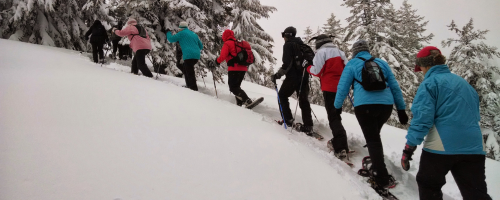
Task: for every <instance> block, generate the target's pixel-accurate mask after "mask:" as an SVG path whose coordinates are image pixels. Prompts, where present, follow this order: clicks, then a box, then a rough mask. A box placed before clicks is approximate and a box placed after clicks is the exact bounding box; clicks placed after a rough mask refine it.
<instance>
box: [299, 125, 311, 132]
mask: <svg viewBox="0 0 500 200" xmlns="http://www.w3.org/2000/svg"><path fill="white" fill-rule="evenodd" d="M300 131H301V132H304V133H312V132H313V127H312V126H306V125H303V126H301V127H300Z"/></svg>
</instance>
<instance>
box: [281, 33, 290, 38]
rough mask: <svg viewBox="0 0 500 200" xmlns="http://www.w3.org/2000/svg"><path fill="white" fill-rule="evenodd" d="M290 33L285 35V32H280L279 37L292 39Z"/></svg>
mask: <svg viewBox="0 0 500 200" xmlns="http://www.w3.org/2000/svg"><path fill="white" fill-rule="evenodd" d="M292 36H293V35H292V33H285V32H281V37H282V38H284V37H292Z"/></svg>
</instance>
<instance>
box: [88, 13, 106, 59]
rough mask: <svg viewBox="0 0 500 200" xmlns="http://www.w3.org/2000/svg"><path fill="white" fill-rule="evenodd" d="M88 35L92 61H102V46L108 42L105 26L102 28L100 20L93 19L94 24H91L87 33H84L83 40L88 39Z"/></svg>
mask: <svg viewBox="0 0 500 200" xmlns="http://www.w3.org/2000/svg"><path fill="white" fill-rule="evenodd" d="M89 36H90V44H92V56H93V58H94V62H95V63H98V62H99V61H100V62H104V51H103V47H104V43H106V42H109V38H108V33H107V32H106V28H104V26H103V25H102V23H101V21H99V20H95V21H94V24H92V26H91V27H90V28H89V30H88V31H87V33H85V40H89ZM98 54H99V55H98Z"/></svg>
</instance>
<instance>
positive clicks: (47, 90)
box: [0, 40, 500, 200]
mask: <svg viewBox="0 0 500 200" xmlns="http://www.w3.org/2000/svg"><path fill="white" fill-rule="evenodd" d="M0 45H1V46H2V47H3V48H2V50H0V61H1V62H0V91H1V92H0V132H1V134H0V177H2V178H1V179H0V199H2V200H3V199H121V200H128V199H380V198H379V197H378V195H377V194H376V193H375V192H373V191H372V190H371V189H370V188H369V187H368V185H367V184H366V183H365V182H364V180H363V178H361V177H359V176H358V175H357V174H356V170H357V168H359V167H360V161H361V159H362V157H364V156H366V155H368V153H367V151H366V149H363V148H362V146H363V145H364V139H363V137H362V133H361V129H360V128H359V125H358V124H357V121H356V119H355V117H354V116H353V115H350V114H343V115H342V117H343V119H344V120H343V123H344V126H345V127H346V129H347V131H348V136H349V143H350V146H351V148H352V149H354V150H356V151H357V153H356V154H354V157H353V158H352V160H353V161H354V164H355V165H356V169H351V168H349V167H348V166H347V165H345V164H344V163H342V162H341V161H339V160H338V159H336V158H334V157H333V155H332V153H329V152H328V150H327V148H326V141H327V139H330V138H331V131H330V130H329V128H328V126H327V120H326V119H327V117H326V112H325V110H324V107H320V106H316V105H313V110H314V112H315V114H316V115H317V117H318V118H319V120H320V123H319V124H318V123H317V121H316V120H315V123H316V125H315V128H316V129H317V130H318V131H319V132H320V133H321V134H322V135H323V136H324V137H325V140H324V141H317V140H315V139H312V138H310V137H307V136H305V135H303V134H301V133H296V132H293V133H290V132H289V131H287V130H284V129H283V128H282V127H280V126H279V125H276V124H275V123H273V120H274V119H279V118H280V117H281V116H280V114H279V112H278V105H277V101H276V92H275V91H274V90H272V89H269V88H265V87H262V86H259V85H255V84H252V83H249V82H244V83H243V85H242V87H243V89H244V90H245V91H247V93H248V95H249V96H250V97H252V98H257V97H260V96H263V97H264V98H265V101H264V102H263V103H262V104H261V105H259V106H257V107H256V108H254V109H253V111H251V110H246V109H244V108H240V107H237V106H236V105H234V96H232V95H231V94H230V93H229V90H228V86H227V85H225V84H218V85H217V89H218V94H219V99H217V98H215V92H214V90H213V89H214V88H213V82H212V81H211V77H208V78H205V81H206V85H207V87H205V86H204V84H203V82H202V81H201V80H199V82H198V86H199V88H200V92H193V91H190V90H189V89H185V88H182V87H178V86H180V85H183V84H184V80H183V79H179V78H174V77H170V76H161V77H160V78H159V80H153V79H149V78H146V77H143V76H135V75H132V74H130V73H128V72H129V71H130V68H128V67H126V66H122V65H118V64H111V65H105V66H104V67H100V65H97V64H93V63H91V62H90V61H89V59H88V58H87V57H85V56H82V55H79V53H78V52H73V51H68V50H63V49H57V48H51V47H45V46H39V45H32V44H25V43H19V42H13V41H7V40H0ZM27 55H29V56H27ZM117 71H123V72H126V73H118V72H117ZM226 82H227V81H226ZM291 105H295V101H293V100H291ZM347 106H350V105H347ZM298 113H300V112H298ZM298 119H301V118H300V117H298ZM299 121H300V120H299ZM382 137H383V138H382V139H383V142H384V151H385V154H386V158H387V160H386V163H387V165H388V167H389V171H390V172H391V173H392V174H393V175H394V176H395V178H396V179H397V180H398V182H399V185H398V186H397V187H396V188H395V189H393V190H391V191H392V192H393V193H394V194H395V195H396V196H398V197H399V198H400V199H418V193H417V186H416V183H415V174H416V172H417V169H418V163H419V157H420V152H421V150H420V148H419V150H417V153H416V155H415V156H414V159H415V160H414V161H413V162H412V167H411V169H410V171H409V173H407V172H404V171H402V169H401V168H400V165H399V159H400V157H401V152H402V148H403V146H404V143H405V139H404V137H405V131H404V130H401V129H397V128H394V127H390V126H385V127H384V128H383V134H382ZM498 169H500V163H498V162H495V161H492V160H487V167H486V170H487V173H486V176H487V183H488V189H489V194H490V195H491V196H492V198H493V199H500V191H498V189H497V190H494V189H496V188H498V187H499V186H500V175H499V174H498V173H495V172H497V171H498ZM447 182H448V183H447V185H445V187H444V188H443V192H444V193H445V199H461V197H460V193H459V191H458V189H457V186H456V184H455V183H454V181H453V179H452V177H451V175H450V176H449V177H448V178H447Z"/></svg>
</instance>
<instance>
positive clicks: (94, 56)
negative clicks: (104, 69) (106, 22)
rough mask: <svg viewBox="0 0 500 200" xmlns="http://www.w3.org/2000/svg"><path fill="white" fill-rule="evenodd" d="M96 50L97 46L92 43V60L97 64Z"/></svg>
mask: <svg viewBox="0 0 500 200" xmlns="http://www.w3.org/2000/svg"><path fill="white" fill-rule="evenodd" d="M97 49H98V48H97V44H94V43H92V58H93V59H94V62H95V63H98V62H99V57H98V52H97Z"/></svg>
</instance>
